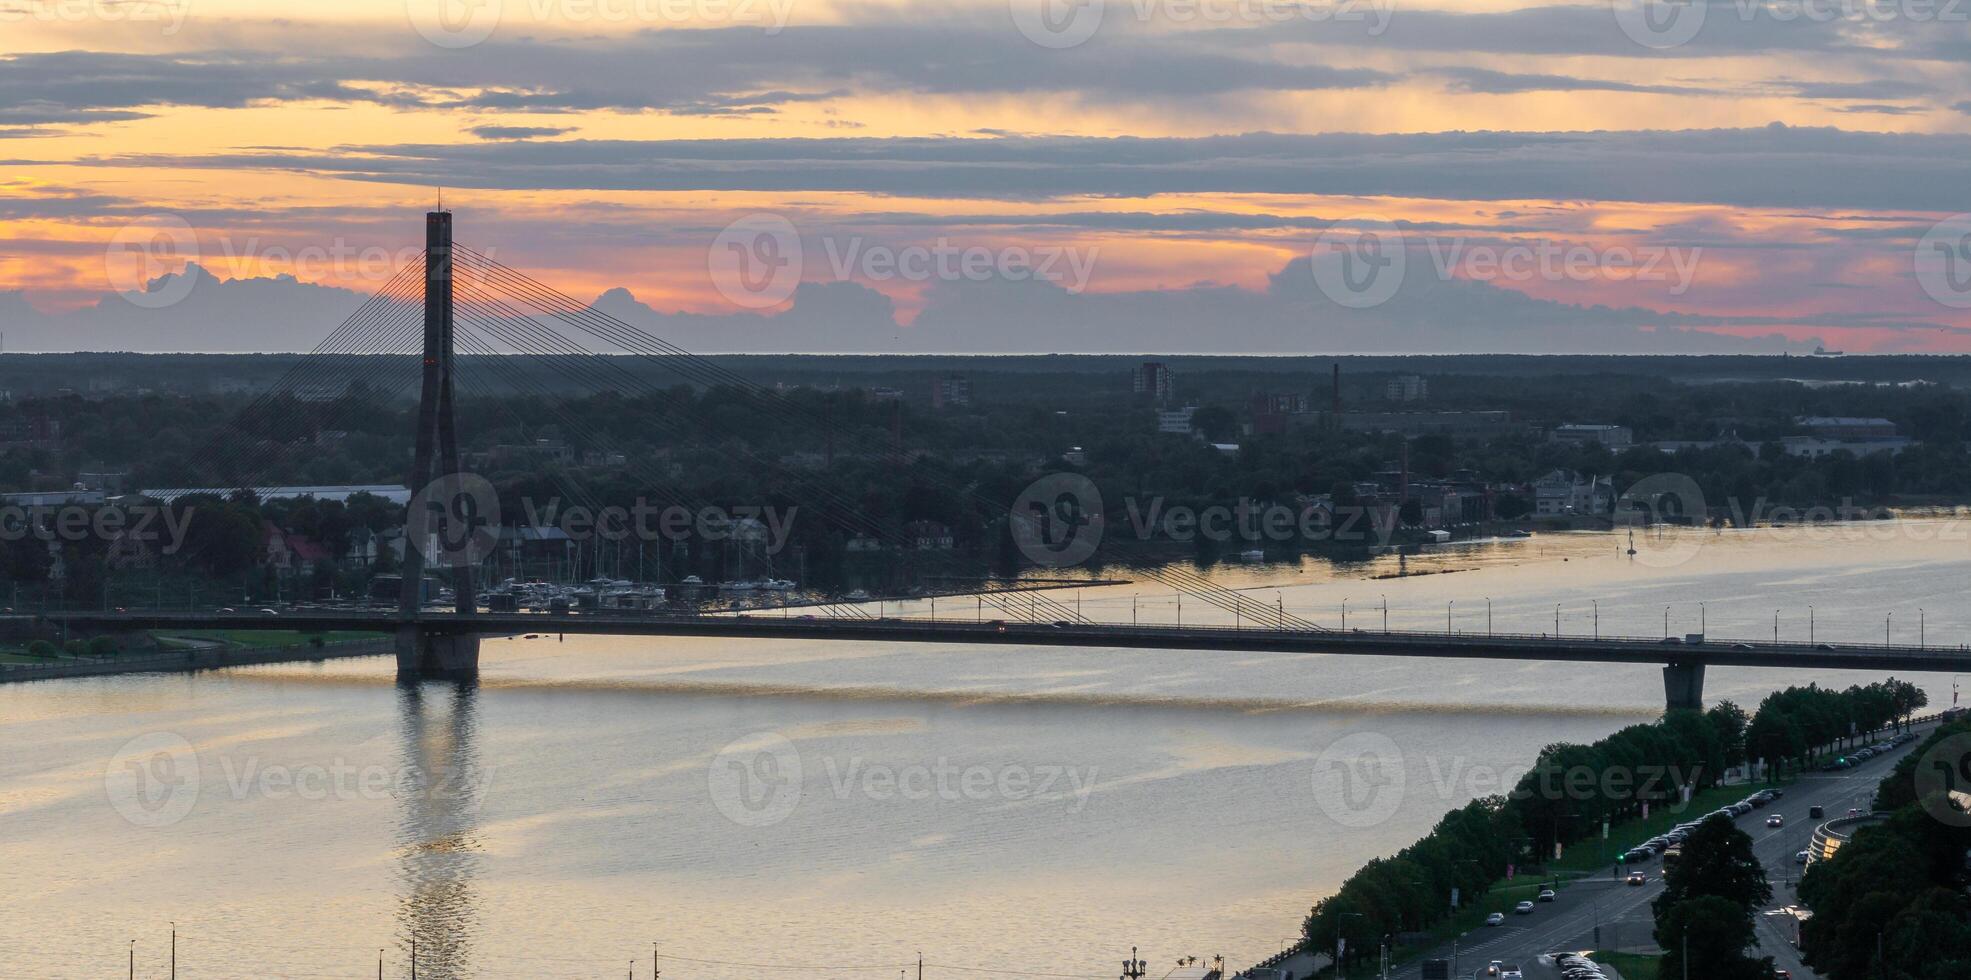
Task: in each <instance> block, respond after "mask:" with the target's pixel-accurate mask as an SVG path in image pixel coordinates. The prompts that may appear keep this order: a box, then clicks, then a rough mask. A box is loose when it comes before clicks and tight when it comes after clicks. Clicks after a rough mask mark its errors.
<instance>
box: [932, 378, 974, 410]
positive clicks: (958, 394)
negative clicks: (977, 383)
mask: <svg viewBox="0 0 1971 980" xmlns="http://www.w3.org/2000/svg"><path fill="white" fill-rule="evenodd" d="M970 404H972V379H970V378H967V377H965V376H964V375H962V374H951V375H946V376H944V377H942V378H939V379H938V380H936V381H934V382H932V383H931V407H932V408H964V407H966V406H967V405H970Z"/></svg>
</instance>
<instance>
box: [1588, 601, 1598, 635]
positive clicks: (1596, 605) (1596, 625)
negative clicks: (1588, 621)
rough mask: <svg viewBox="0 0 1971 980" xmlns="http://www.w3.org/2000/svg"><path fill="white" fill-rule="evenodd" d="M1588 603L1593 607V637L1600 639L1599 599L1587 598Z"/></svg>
mask: <svg viewBox="0 0 1971 980" xmlns="http://www.w3.org/2000/svg"><path fill="white" fill-rule="evenodd" d="M1588 604H1589V605H1591V606H1594V607H1595V639H1597V640H1599V639H1601V600H1600V599H1589V600H1588Z"/></svg>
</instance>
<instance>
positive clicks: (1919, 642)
mask: <svg viewBox="0 0 1971 980" xmlns="http://www.w3.org/2000/svg"><path fill="white" fill-rule="evenodd" d="M1923 626H1924V623H1923V607H1922V606H1917V607H1916V648H1917V649H1918V650H1921V649H1923V648H1924V647H1926V646H1928V645H1929V644H1928V643H1926V642H1924V637H1923Z"/></svg>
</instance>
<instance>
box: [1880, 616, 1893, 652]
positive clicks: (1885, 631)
mask: <svg viewBox="0 0 1971 980" xmlns="http://www.w3.org/2000/svg"><path fill="white" fill-rule="evenodd" d="M1895 618H1896V614H1895V613H1893V612H1892V613H1890V614H1888V615H1887V616H1884V617H1882V646H1883V647H1885V648H1886V647H1887V646H1888V645H1889V624H1890V622H1892V621H1894V620H1895Z"/></svg>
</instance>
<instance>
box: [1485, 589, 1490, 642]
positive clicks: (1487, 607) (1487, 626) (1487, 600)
mask: <svg viewBox="0 0 1971 980" xmlns="http://www.w3.org/2000/svg"><path fill="white" fill-rule="evenodd" d="M1485 635H1486V636H1491V635H1492V597H1491V596H1489V595H1488V596H1486V597H1485Z"/></svg>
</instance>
